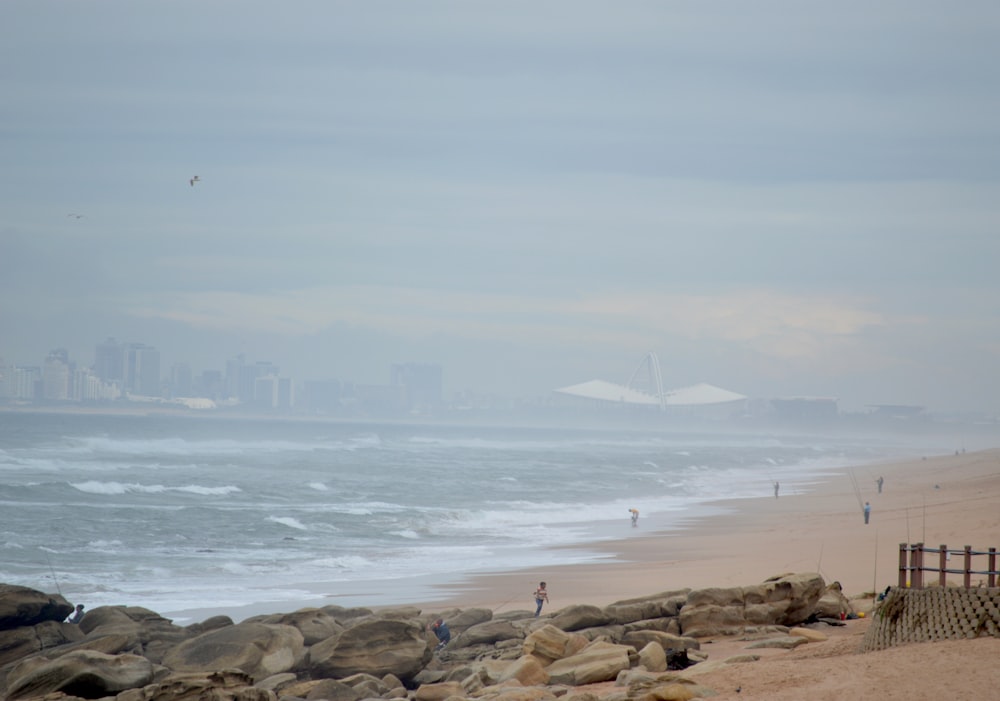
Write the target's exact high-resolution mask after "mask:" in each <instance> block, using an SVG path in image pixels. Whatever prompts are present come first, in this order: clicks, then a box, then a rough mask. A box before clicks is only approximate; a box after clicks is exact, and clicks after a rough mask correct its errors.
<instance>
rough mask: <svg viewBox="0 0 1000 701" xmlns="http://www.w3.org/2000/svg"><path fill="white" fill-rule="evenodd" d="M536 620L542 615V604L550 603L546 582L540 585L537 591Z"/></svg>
mask: <svg viewBox="0 0 1000 701" xmlns="http://www.w3.org/2000/svg"><path fill="white" fill-rule="evenodd" d="M534 596H535V618H538V616H539V615H540V614H541V613H542V604H547V603H549V592H548V591H546V589H545V582H539V583H538V589H535V594H534Z"/></svg>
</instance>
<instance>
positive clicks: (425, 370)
mask: <svg viewBox="0 0 1000 701" xmlns="http://www.w3.org/2000/svg"><path fill="white" fill-rule="evenodd" d="M443 376H444V374H443V372H442V370H441V366H440V365H436V364H432V363H394V364H393V365H392V367H391V368H390V378H389V384H390V385H391V386H392V387H398V388H402V390H403V395H402V396H403V402H404V404H405V406H406V409H407V411H425V410H428V409H434V408H437V407H440V406H441V402H442V398H443V395H444V387H443V385H444V383H443Z"/></svg>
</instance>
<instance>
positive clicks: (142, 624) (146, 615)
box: [79, 606, 194, 662]
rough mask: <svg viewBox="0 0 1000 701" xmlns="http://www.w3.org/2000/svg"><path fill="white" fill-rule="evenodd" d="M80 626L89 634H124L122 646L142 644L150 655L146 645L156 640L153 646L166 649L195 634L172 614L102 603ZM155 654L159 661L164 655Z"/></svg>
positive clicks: (88, 613)
mask: <svg viewBox="0 0 1000 701" xmlns="http://www.w3.org/2000/svg"><path fill="white" fill-rule="evenodd" d="M79 626H80V630H82V631H83V632H84V633H86V634H87V637H88V638H96V637H98V636H102V635H114V636H124V637H125V638H126V639H127V641H128V642H127V643H126V644H125V646H124V647H123V648H122V649H127V650H133V649H136V648H138V647H141V648H142V650H143V654H145V655H146V656H147V657H150V654H149V652H148V651H147V650H146V648H147V647H148V646H149V645H150V644H151V643H153V642H154V641H155V642H158V643H159V645H158V646H154V647H159V648H160V649H162V650H165V649H166V648H168V647H173V646H174V645H176V644H177V643H179V642H181V641H182V640H187V639H189V638H191V637H192V636H193V635H194V633H193V632H192V631H190V630H188V629H186V628H183V627H181V626H176V625H174V623H173V621H171V620H170V619H169V618H164V617H163V616H161V615H160V614H158V613H156V612H155V611H150V610H149V609H147V608H142V607H141V606H99V607H97V608H95V609H92V610H90V611H88V612H87V615H86V616H84V617H83V620H82V621H80V623H79ZM152 657H154V658H156V659H154V660H153V661H154V662H158V661H159V658H160V657H161V655H159V654H154V655H152Z"/></svg>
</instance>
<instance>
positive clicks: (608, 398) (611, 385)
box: [553, 353, 747, 418]
mask: <svg viewBox="0 0 1000 701" xmlns="http://www.w3.org/2000/svg"><path fill="white" fill-rule="evenodd" d="M553 392H554V393H555V394H556V396H558V397H560V398H563V397H572V398H574V399H573V401H575V402H576V403H578V404H580V403H584V402H585V403H587V404H589V405H590V406H593V407H597V408H602V407H611V406H618V407H622V408H629V409H635V408H646V409H650V410H653V409H656V410H659V411H662V412H665V413H668V414H669V415H671V416H686V417H697V418H724V417H727V416H730V415H732V414H734V413H741V412H742V411H743V410H744V407H745V405H746V402H747V397H746V395H743V394H740V393H738V392H732V391H730V390H728V389H722V388H721V387H716V386H715V385H710V384H707V383H704V382H702V383H699V384H696V385H691V386H689V387H679V388H677V389H664V388H663V380H662V376H661V373H660V362H659V360H658V359H657V357H656V354H655V353H648V354H647V355H646V356H645V357H643V359H642V361H641V362H640V363H639V367H638V368H636V370H635V372H633V373H632V376H631V377H630V378H629V381H628V383H626V384H618V383H617V382H608V381H607V380H588V381H587V382H581V383H580V384H576V385H570V386H568V387H560V388H559V389H556V390H553Z"/></svg>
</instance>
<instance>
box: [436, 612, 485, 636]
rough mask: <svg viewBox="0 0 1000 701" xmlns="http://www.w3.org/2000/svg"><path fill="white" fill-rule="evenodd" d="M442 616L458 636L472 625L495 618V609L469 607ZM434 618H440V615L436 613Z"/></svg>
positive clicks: (452, 631)
mask: <svg viewBox="0 0 1000 701" xmlns="http://www.w3.org/2000/svg"><path fill="white" fill-rule="evenodd" d="M441 617H442V618H444V620H445V623H447V624H448V628H450V629H451V634H452V636H457V635H459V634H460V633H462V632H464V631H466V630H468V629H469V628H471V627H472V626H476V625H479V624H480V623H486V622H487V621H491V620H493V611H491V610H490V609H487V608H469V609H463V610H461V611H456V612H455V613H453V614H450V615H448V614H442V615H441ZM433 618H438V616H437V615H435V616H433Z"/></svg>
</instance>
